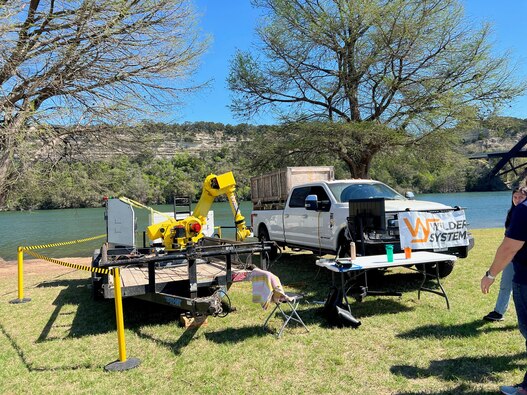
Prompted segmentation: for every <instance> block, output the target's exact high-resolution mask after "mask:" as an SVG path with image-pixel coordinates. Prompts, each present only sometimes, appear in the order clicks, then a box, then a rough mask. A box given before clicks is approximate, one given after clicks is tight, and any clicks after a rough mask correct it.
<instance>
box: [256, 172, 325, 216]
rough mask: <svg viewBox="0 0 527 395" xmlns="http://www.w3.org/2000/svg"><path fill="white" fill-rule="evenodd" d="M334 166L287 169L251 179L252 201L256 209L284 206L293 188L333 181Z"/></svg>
mask: <svg viewBox="0 0 527 395" xmlns="http://www.w3.org/2000/svg"><path fill="white" fill-rule="evenodd" d="M334 178H335V171H334V169H333V166H301V167H286V168H285V169H281V170H277V171H274V172H272V173H268V174H264V175H261V176H256V177H252V178H251V200H252V202H253V205H254V207H255V209H258V208H264V207H265V206H266V205H274V204H283V203H285V201H286V200H287V195H288V193H289V191H290V190H291V188H292V187H294V186H296V185H300V184H306V183H308V182H313V181H331V180H333V179H334Z"/></svg>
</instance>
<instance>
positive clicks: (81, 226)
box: [0, 191, 511, 260]
mask: <svg viewBox="0 0 527 395" xmlns="http://www.w3.org/2000/svg"><path fill="white" fill-rule="evenodd" d="M416 198H417V199H420V200H430V201H434V202H438V203H444V204H448V205H451V206H456V205H457V206H460V207H463V208H465V213H466V217H467V221H468V223H469V228H471V229H479V228H500V227H503V222H504V220H505V215H506V213H507V210H508V209H509V207H510V204H511V192H510V191H504V192H464V193H444V194H422V195H417V196H416ZM154 208H155V209H156V210H159V211H163V212H170V211H172V206H169V205H167V206H154ZM212 209H213V210H214V224H215V225H216V226H218V225H219V226H224V227H225V226H233V219H232V213H231V209H230V206H229V204H228V203H226V202H219V203H215V204H214V205H213V206H212ZM240 209H241V212H242V214H243V215H244V216H245V218H246V220H247V224H248V225H250V214H251V209H252V203H251V202H241V203H240ZM135 212H136V215H137V228H138V231H142V230H143V229H145V227H146V225H147V221H148V212H146V211H145V210H141V209H136V210H135ZM105 232H106V223H105V221H104V209H103V208H83V209H68V210H39V211H21V212H20V211H16V212H1V213H0V240H1V241H0V257H1V258H3V259H5V260H13V259H16V252H17V247H18V246H19V245H23V246H31V245H40V244H49V243H59V242H63V241H70V240H77V239H84V238H88V237H92V236H96V235H100V234H104V233H105ZM222 236H223V237H224V238H231V239H232V238H234V231H233V230H231V229H224V230H223V232H222ZM103 240H104V239H99V240H94V241H90V242H86V243H81V244H75V245H72V246H64V247H54V248H49V249H45V250H41V252H42V254H43V255H46V256H51V257H65V256H90V255H91V254H92V251H93V250H94V249H95V248H99V247H100V245H101V244H102V242H103ZM27 258H29V257H27Z"/></svg>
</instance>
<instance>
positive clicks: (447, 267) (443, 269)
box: [425, 261, 455, 278]
mask: <svg viewBox="0 0 527 395" xmlns="http://www.w3.org/2000/svg"><path fill="white" fill-rule="evenodd" d="M454 263H455V262H452V261H445V262H439V263H429V264H427V265H426V266H425V270H426V272H427V273H431V274H436V265H439V266H438V271H439V278H445V277H447V276H448V275H449V274H450V273H452V271H453V270H454Z"/></svg>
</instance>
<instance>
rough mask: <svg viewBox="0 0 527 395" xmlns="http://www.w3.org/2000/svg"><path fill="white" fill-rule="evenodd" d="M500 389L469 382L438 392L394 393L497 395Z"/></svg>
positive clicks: (410, 394) (398, 394)
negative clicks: (479, 386) (490, 389)
mask: <svg viewBox="0 0 527 395" xmlns="http://www.w3.org/2000/svg"><path fill="white" fill-rule="evenodd" d="M498 392H499V391H497V390H496V391H481V389H477V388H474V386H471V385H468V384H461V385H458V386H457V387H455V388H452V389H449V390H442V391H436V392H429V391H419V392H396V393H394V395H425V394H426V395H459V394H463V395H495V394H496V393H498Z"/></svg>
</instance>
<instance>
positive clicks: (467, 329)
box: [397, 320, 518, 339]
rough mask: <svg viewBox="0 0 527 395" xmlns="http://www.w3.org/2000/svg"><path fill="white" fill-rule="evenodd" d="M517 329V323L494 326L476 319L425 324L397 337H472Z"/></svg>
mask: <svg viewBox="0 0 527 395" xmlns="http://www.w3.org/2000/svg"><path fill="white" fill-rule="evenodd" d="M517 330H518V326H517V325H507V326H495V325H493V324H492V323H489V322H486V321H483V320H476V321H472V322H467V323H464V324H459V325H444V324H435V325H425V326H421V327H419V328H415V329H412V330H410V331H408V332H405V333H401V334H398V335H397V337H400V338H403V339H420V338H436V339H442V338H445V337H473V336H479V335H481V334H482V333H491V332H508V331H517Z"/></svg>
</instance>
